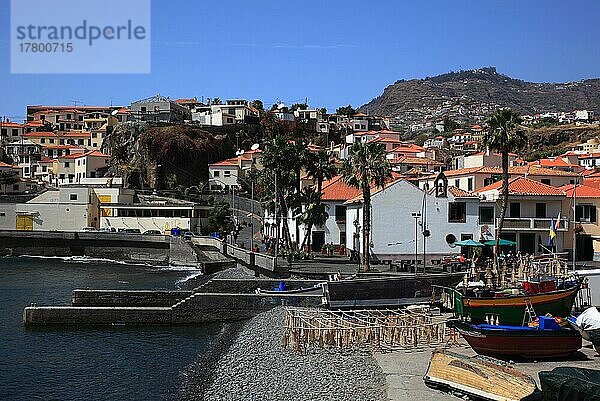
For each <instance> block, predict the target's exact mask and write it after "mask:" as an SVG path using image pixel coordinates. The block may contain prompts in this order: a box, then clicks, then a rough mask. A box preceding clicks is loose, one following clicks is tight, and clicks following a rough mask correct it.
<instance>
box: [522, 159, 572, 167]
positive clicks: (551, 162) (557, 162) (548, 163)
mask: <svg viewBox="0 0 600 401" xmlns="http://www.w3.org/2000/svg"><path fill="white" fill-rule="evenodd" d="M529 165H531V166H536V165H537V166H541V167H579V165H577V164H570V163H567V162H566V161H564V160H563V159H561V158H560V157H557V158H555V159H539V160H536V161H533V162H530V163H529Z"/></svg>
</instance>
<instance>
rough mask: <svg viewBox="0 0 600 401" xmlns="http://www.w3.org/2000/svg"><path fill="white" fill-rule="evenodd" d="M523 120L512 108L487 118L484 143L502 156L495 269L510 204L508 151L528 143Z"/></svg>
mask: <svg viewBox="0 0 600 401" xmlns="http://www.w3.org/2000/svg"><path fill="white" fill-rule="evenodd" d="M522 121H523V120H522V119H521V116H520V115H519V114H518V113H517V112H515V111H513V110H511V109H508V108H506V109H501V110H498V111H497V112H496V113H494V114H493V115H492V116H491V117H490V118H489V119H488V120H487V126H488V130H487V131H486V132H485V134H484V136H483V142H484V144H485V145H486V146H487V147H488V148H489V149H490V150H495V151H497V152H500V155H501V156H502V196H501V198H502V204H501V208H500V219H499V220H498V225H497V226H496V243H495V244H494V269H495V271H498V270H497V269H498V254H499V246H498V244H499V242H500V233H501V232H502V228H503V227H504V217H505V216H506V208H507V206H508V178H509V177H508V153H509V152H511V151H515V150H517V149H520V148H521V147H523V146H525V144H526V143H527V135H526V133H525V129H524V128H523V126H522V125H521V123H522Z"/></svg>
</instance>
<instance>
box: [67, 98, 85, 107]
mask: <svg viewBox="0 0 600 401" xmlns="http://www.w3.org/2000/svg"><path fill="white" fill-rule="evenodd" d="M69 101H70V102H73V106H75V107H77V106H83V102H82V101H81V100H73V99H71V100H69Z"/></svg>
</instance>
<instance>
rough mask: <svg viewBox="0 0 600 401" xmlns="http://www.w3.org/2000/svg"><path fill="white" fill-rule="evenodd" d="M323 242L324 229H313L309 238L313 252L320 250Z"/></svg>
mask: <svg viewBox="0 0 600 401" xmlns="http://www.w3.org/2000/svg"><path fill="white" fill-rule="evenodd" d="M324 244H325V231H313V233H312V239H311V248H312V251H313V252H321V248H323V245H324Z"/></svg>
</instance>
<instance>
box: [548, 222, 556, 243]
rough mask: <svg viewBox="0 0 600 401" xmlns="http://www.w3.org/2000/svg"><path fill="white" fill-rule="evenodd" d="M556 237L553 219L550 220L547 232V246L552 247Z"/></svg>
mask: <svg viewBox="0 0 600 401" xmlns="http://www.w3.org/2000/svg"><path fill="white" fill-rule="evenodd" d="M555 237H556V227H555V226H554V219H550V229H549V230H548V246H554V238H555Z"/></svg>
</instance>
